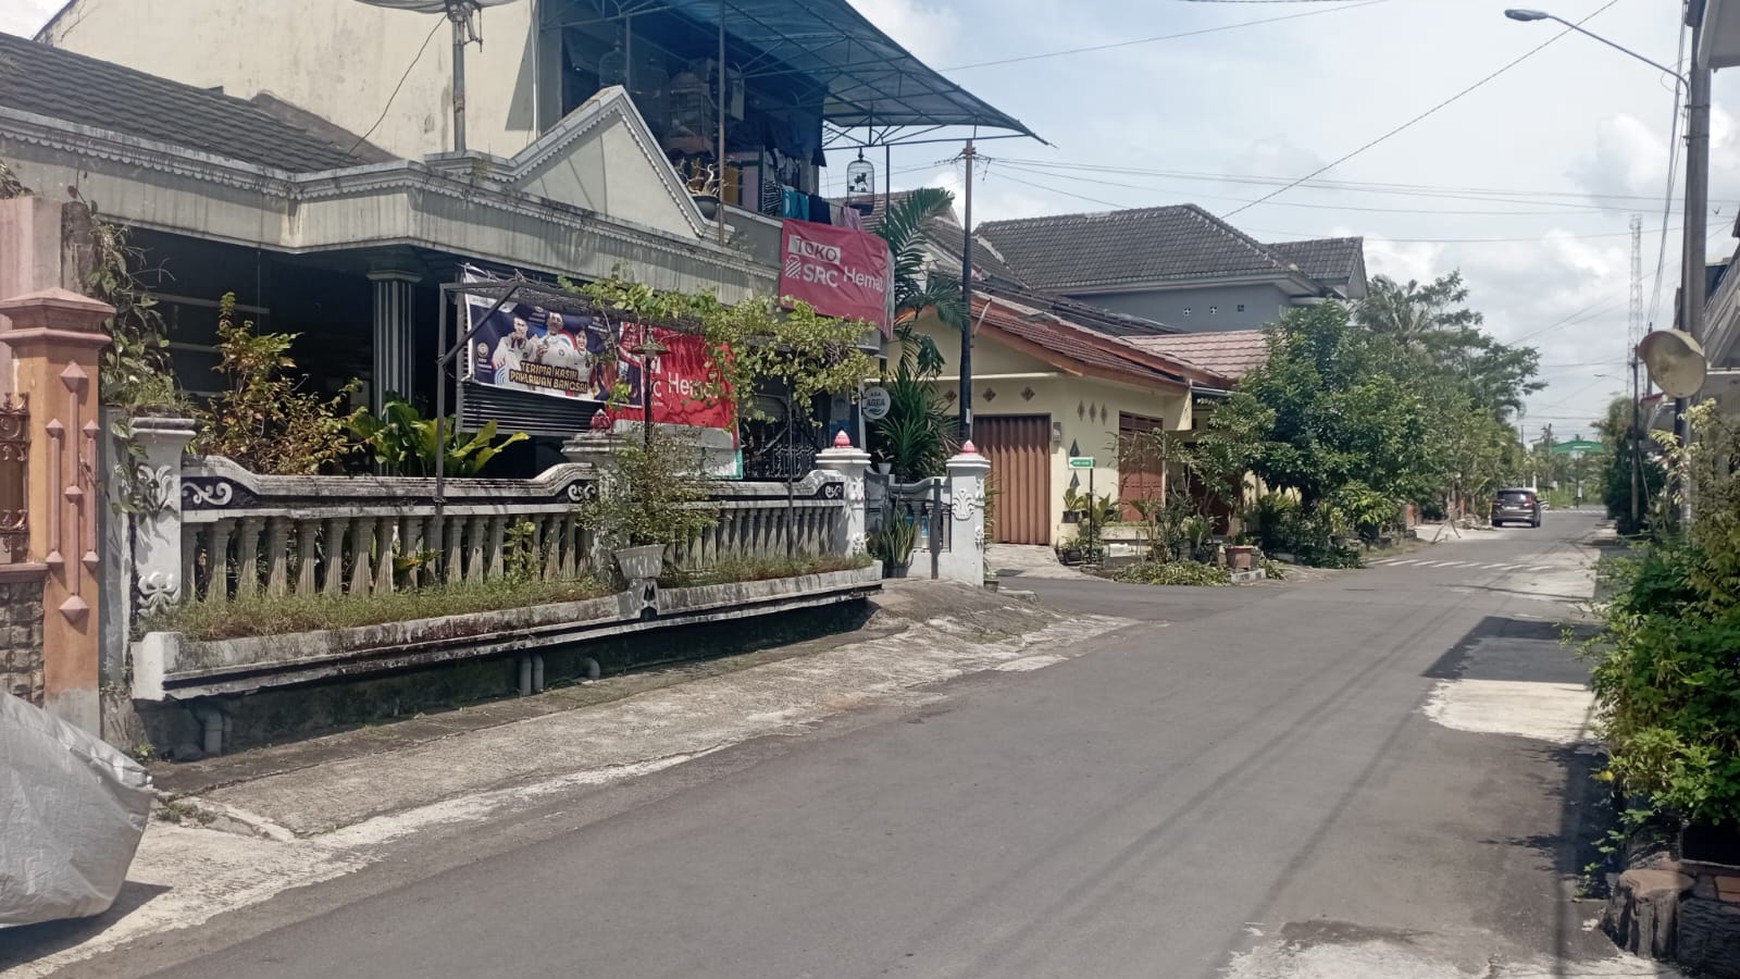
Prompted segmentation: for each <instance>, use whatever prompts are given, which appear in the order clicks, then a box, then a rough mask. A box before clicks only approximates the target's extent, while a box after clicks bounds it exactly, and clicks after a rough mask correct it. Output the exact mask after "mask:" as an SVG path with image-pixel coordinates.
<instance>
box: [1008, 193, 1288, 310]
mask: <svg viewBox="0 0 1740 979" xmlns="http://www.w3.org/2000/svg"><path fill="white" fill-rule="evenodd" d="M978 230H979V234H980V235H981V236H983V237H984V238H986V239H987V240H989V241H990V242H991V243H992V244H994V245H995V246H996V247H997V249H998V250H999V251H1000V252H1001V253H1002V256H1003V259H1004V260H1005V261H1006V262H1008V263H1009V265H1010V266H1011V267H1012V268H1014V269H1015V270H1016V271H1017V272H1019V273H1020V274H1021V276H1022V278H1023V279H1025V280H1026V282H1027V285H1029V286H1030V287H1032V288H1035V289H1041V290H1052V291H1070V290H1077V289H1093V288H1100V287H1110V286H1119V285H1140V284H1145V283H1169V282H1188V281H1191V280H1199V279H1225V278H1237V277H1249V276H1273V277H1282V276H1288V275H1302V273H1300V272H1298V271H1297V270H1295V269H1293V268H1292V267H1291V263H1290V262H1287V261H1284V260H1283V259H1282V258H1281V257H1280V256H1279V255H1277V254H1276V253H1275V252H1274V251H1273V250H1272V249H1270V248H1269V246H1267V245H1265V244H1263V243H1262V242H1260V241H1257V240H1256V239H1255V238H1252V237H1251V236H1250V235H1247V234H1245V233H1244V232H1242V231H1240V230H1238V229H1237V228H1234V227H1233V226H1232V225H1230V224H1227V223H1226V222H1225V221H1222V220H1221V219H1219V218H1217V217H1215V216H1214V215H1212V214H1210V213H1208V212H1207V211H1205V210H1203V209H1202V208H1200V207H1197V206H1196V205H1195V204H1174V205H1168V206H1165V207H1143V208H1132V209H1127V210H1121V211H1103V212H1099V213H1093V214H1056V215H1049V216H1046V217H1037V218H1021V219H1018V220H1013V221H987V222H986V223H984V224H982V225H980V226H979V229H978Z"/></svg>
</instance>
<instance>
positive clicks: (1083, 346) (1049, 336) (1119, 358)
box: [972, 292, 1231, 387]
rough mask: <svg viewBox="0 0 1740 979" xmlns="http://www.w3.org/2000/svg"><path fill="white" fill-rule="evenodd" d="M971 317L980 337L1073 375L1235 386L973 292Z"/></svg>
mask: <svg viewBox="0 0 1740 979" xmlns="http://www.w3.org/2000/svg"><path fill="white" fill-rule="evenodd" d="M972 314H973V328H974V330H975V331H977V332H978V333H980V334H981V335H987V336H989V337H991V338H993V339H998V340H1000V341H1002V342H1004V343H1005V344H1007V345H1009V346H1011V347H1013V348H1015V349H1017V350H1020V351H1022V352H1023V353H1026V354H1028V355H1029V356H1032V357H1036V358H1038V359H1040V360H1043V361H1045V362H1046V363H1049V364H1052V365H1053V366H1055V367H1057V368H1059V369H1060V370H1064V371H1066V372H1068V373H1071V374H1076V375H1082V376H1090V377H1099V378H1102V379H1105V380H1113V381H1122V382H1124V383H1128V384H1139V385H1150V386H1151V385H1155V384H1162V385H1168V386H1176V387H1188V386H1189V385H1190V383H1191V382H1192V381H1199V382H1205V383H1208V384H1214V385H1223V384H1229V383H1230V382H1231V378H1228V377H1226V376H1224V375H1221V374H1217V373H1215V372H1213V371H1209V370H1206V369H1204V368H1202V367H1199V366H1197V365H1196V364H1192V363H1189V362H1186V361H1183V360H1180V359H1179V358H1176V357H1173V356H1170V355H1167V354H1164V353H1160V352H1157V351H1149V350H1144V349H1142V348H1140V347H1138V346H1136V345H1135V344H1134V343H1131V342H1129V341H1127V340H1125V339H1124V338H1121V337H1114V336H1108V335H1107V334H1104V333H1100V332H1099V331H1097V330H1092V329H1089V328H1088V327H1085V326H1082V325H1080V324H1078V323H1073V322H1071V321H1070V320H1068V319H1065V318H1064V317H1061V316H1058V315H1056V314H1054V313H1050V312H1047V311H1046V310H1043V309H1039V308H1037V307H1034V306H1028V305H1026V304H1024V303H1019V302H1015V301H1013V300H1010V299H1006V298H1003V297H1000V296H993V295H989V294H987V293H983V292H976V293H974V294H973V309H972Z"/></svg>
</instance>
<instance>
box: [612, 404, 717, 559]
mask: <svg viewBox="0 0 1740 979" xmlns="http://www.w3.org/2000/svg"><path fill="white" fill-rule="evenodd" d="M700 469H701V451H700V449H699V448H697V447H695V446H694V445H692V444H690V443H688V442H685V441H683V440H681V439H679V438H676V437H675V436H670V435H665V434H662V433H659V432H657V431H655V432H654V433H653V435H652V436H651V437H650V438H649V439H635V440H633V441H629V442H625V443H624V444H622V445H620V446H618V447H617V448H616V451H615V452H614V453H612V455H611V459H610V464H609V470H608V478H606V479H605V480H604V485H603V486H602V487H601V489H600V492H599V494H598V496H597V497H596V498H594V499H591V500H587V501H586V502H585V503H582V504H581V505H580V509H579V517H580V523H581V525H582V526H584V527H585V528H586V529H588V530H590V531H592V532H593V533H595V534H597V535H598V536H599V538H600V539H602V540H603V541H604V543H605V544H606V546H608V547H611V548H613V549H616V550H621V549H623V548H627V547H641V546H644V545H648V544H666V545H669V544H686V543H688V542H689V541H692V540H694V539H695V538H696V537H697V536H699V535H700V533H701V532H702V531H703V530H707V529H709V528H711V527H712V526H713V525H714V524H717V523H718V522H719V508H718V506H716V505H714V504H711V503H708V502H707V496H708V486H707V480H706V478H705V477H703V476H701V475H700Z"/></svg>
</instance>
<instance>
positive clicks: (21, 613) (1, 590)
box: [0, 569, 42, 705]
mask: <svg viewBox="0 0 1740 979" xmlns="http://www.w3.org/2000/svg"><path fill="white" fill-rule="evenodd" d="M3 570H4V569H0V571H3ZM0 690H4V691H6V692H8V693H11V694H13V695H15V696H18V697H23V698H24V699H25V700H28V701H30V702H31V703H33V704H38V705H40V704H41V703H42V576H41V574H40V573H38V574H34V575H32V574H26V575H21V576H12V575H6V576H0Z"/></svg>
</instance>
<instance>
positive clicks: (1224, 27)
mask: <svg viewBox="0 0 1740 979" xmlns="http://www.w3.org/2000/svg"><path fill="white" fill-rule="evenodd" d="M1194 2H1198V3H1201V2H1209V0H1194ZM1213 2H1221V3H1226V2H1231V0H1213ZM1270 2H1274V0H1270ZM1304 2H1312V0H1304ZM1322 2H1329V0H1322ZM1388 2H1389V0H1361V2H1358V3H1348V4H1344V5H1342V6H1339V7H1329V8H1327V9H1323V10H1306V11H1301V12H1300V13H1296V14H1282V15H1281V16H1279V17H1264V18H1261V19H1259V20H1243V21H1239V22H1238V23H1236V24H1221V25H1219V26H1218V27H1203V28H1198V29H1197V30H1194V31H1181V32H1179V33H1177V34H1156V35H1155V36H1153V37H1138V38H1135V39H1133V40H1129V41H1113V42H1111V43H1110V44H1090V45H1088V46H1087V47H1081V48H1065V49H1063V50H1061V51H1046V52H1043V53H1040V54H1024V55H1020V56H1018V57H1014V58H999V59H997V60H996V61H975V62H973V63H972V64H970V65H955V66H954V67H952V68H944V69H942V70H943V71H967V70H968V69H971V68H989V67H991V66H993V65H1013V64H1018V63H1020V62H1024V61H1039V60H1041V59H1043V58H1061V57H1063V56H1064V55H1070V54H1087V53H1089V52H1093V51H1110V50H1111V49H1113V48H1127V47H1130V46H1132V45H1136V44H1153V43H1154V42H1156V41H1175V40H1177V39H1179V38H1181V37H1200V36H1201V35H1203V34H1219V33H1221V32H1222V31H1233V30H1238V29H1239V28H1241V27H1255V26H1257V25H1258V24H1277V23H1280V22H1281V21H1284V20H1298V19H1299V18H1301V17H1317V16H1321V15H1323V14H1333V13H1336V12H1338V11H1342V10H1353V9H1354V8H1356V7H1369V6H1371V5H1373V4H1378V3H1388Z"/></svg>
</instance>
